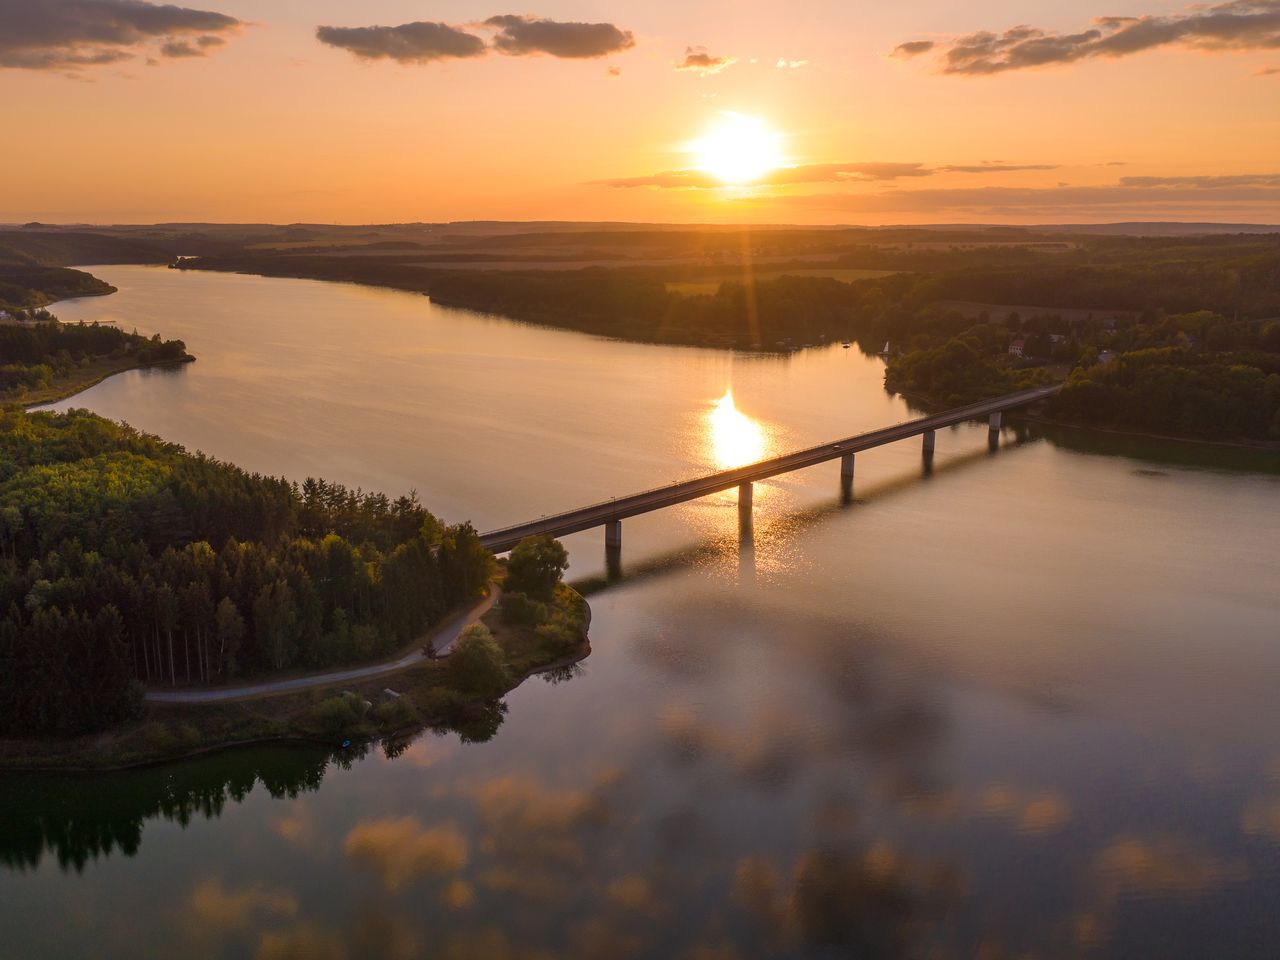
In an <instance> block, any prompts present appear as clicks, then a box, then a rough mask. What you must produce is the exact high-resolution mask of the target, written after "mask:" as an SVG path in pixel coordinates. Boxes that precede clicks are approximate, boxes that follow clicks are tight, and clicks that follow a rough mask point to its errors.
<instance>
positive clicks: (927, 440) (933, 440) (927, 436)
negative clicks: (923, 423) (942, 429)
mask: <svg viewBox="0 0 1280 960" xmlns="http://www.w3.org/2000/svg"><path fill="white" fill-rule="evenodd" d="M921 436H922V437H924V445H923V449H924V452H925V453H926V454H932V453H933V448H934V447H936V446H937V445H938V434H937V432H936V431H934V430H926V431H925V432H924V433H922V434H921Z"/></svg>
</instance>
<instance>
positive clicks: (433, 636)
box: [144, 587, 501, 703]
mask: <svg viewBox="0 0 1280 960" xmlns="http://www.w3.org/2000/svg"><path fill="white" fill-rule="evenodd" d="M500 593H501V591H500V590H499V589H498V588H497V587H490V588H489V593H488V595H487V596H486V597H485V598H484V599H483V600H481V601H480V602H479V603H477V604H476V605H475V606H473V607H471V608H470V609H469V610H464V611H463V612H462V613H460V614H458V615H457V616H455V617H454V618H453V619H451V620H447V621H445V622H444V623H442V624H441V625H440V626H438V627H436V629H435V630H433V631H432V632H431V633H430V634H428V635H427V636H426V637H425V638H423V639H422V640H421V641H420V642H418V643H416V644H415V646H414V648H413V649H412V650H411V651H409V652H408V653H406V654H404V655H403V656H401V657H399V658H398V659H396V660H390V661H384V662H382V663H374V664H370V665H368V666H364V667H351V668H348V669H343V670H330V671H326V672H325V673H312V674H308V675H307V676H305V677H290V678H288V679H282V680H268V681H264V682H262V683H252V684H245V685H244V686H237V687H214V688H210V689H199V690H148V691H147V693H146V695H145V697H144V699H145V700H146V701H147V702H148V703H220V702H223V701H226V700H244V699H248V698H251V697H264V696H272V695H274V694H277V693H291V692H293V691H295V690H306V689H309V688H311V687H326V686H329V685H330V684H334V683H345V682H347V681H349V680H367V679H368V678H369V677H379V676H382V675H383V674H391V673H396V672H397V671H399V670H403V669H404V668H405V667H411V666H413V665H414V664H417V663H421V662H422V648H423V647H424V646H426V645H427V644H430V645H431V649H432V650H434V651H435V652H436V653H445V652H447V651H448V649H449V647H451V646H452V645H453V642H454V641H455V640H457V639H458V636H459V634H461V633H462V631H463V630H464V629H466V628H467V627H468V626H470V625H471V624H473V623H475V622H476V621H477V620H479V619H480V618H481V617H482V616H484V615H485V614H486V613H487V612H488V611H489V609H490V608H491V607H492V606H493V605H494V604H495V603H496V602H497V601H498V596H499V594H500Z"/></svg>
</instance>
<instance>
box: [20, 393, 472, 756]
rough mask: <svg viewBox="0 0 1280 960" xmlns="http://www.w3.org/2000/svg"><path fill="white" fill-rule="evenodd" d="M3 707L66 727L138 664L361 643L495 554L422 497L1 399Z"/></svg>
mask: <svg viewBox="0 0 1280 960" xmlns="http://www.w3.org/2000/svg"><path fill="white" fill-rule="evenodd" d="M0 504H3V506H2V507H0V616H2V617H3V619H0V717H2V718H3V720H2V722H3V728H4V729H5V730H6V731H7V732H11V733H26V734H36V733H58V734H68V733H77V732H83V731H87V730H93V729H98V728H101V727H104V726H107V725H109V724H111V723H113V722H115V721H119V720H121V719H124V718H126V717H128V716H129V715H131V714H132V713H133V711H135V710H136V708H137V704H138V696H139V691H138V681H145V682H148V683H153V684H161V683H163V684H178V683H199V682H213V681H217V680H219V679H222V678H226V677H230V676H233V675H241V674H246V673H255V672H263V671H278V670H284V669H288V668H290V667H318V666H324V665H328V664H336V663H345V662H349V661H355V660H362V659H368V658H370V657H374V656H376V655H378V654H380V653H384V652H387V651H390V650H392V649H395V648H397V647H398V646H400V645H402V644H404V643H406V642H408V641H409V640H410V639H411V638H413V637H414V636H416V635H418V634H419V633H421V632H422V631H423V630H424V629H425V628H427V627H428V626H430V625H431V624H433V623H434V622H436V621H437V620H438V619H439V618H440V617H441V616H442V615H443V614H444V613H445V612H446V611H447V610H449V609H451V608H453V607H455V606H457V605H459V604H461V603H464V602H466V601H468V600H469V599H471V598H473V597H475V596H477V595H478V594H480V593H482V592H483V590H484V589H485V587H486V585H487V584H488V581H489V577H490V568H491V564H492V557H491V556H490V555H489V554H488V552H487V551H485V550H483V549H482V548H481V547H480V546H479V542H478V540H477V538H476V536H475V533H474V531H473V530H472V529H471V527H470V526H469V525H466V524H463V525H460V526H445V525H444V524H442V523H441V522H440V521H438V520H437V519H436V518H435V517H433V516H432V515H431V514H430V513H428V512H427V510H426V509H424V508H423V507H422V505H421V504H419V503H418V501H417V499H416V497H415V496H413V495H412V494H410V495H408V496H402V497H399V498H398V499H395V500H391V499H389V498H387V497H386V496H384V495H381V494H365V493H361V492H360V491H352V490H348V489H345V488H343V487H341V486H338V485H334V484H329V483H325V482H323V481H319V480H308V481H306V482H305V483H303V484H301V485H293V484H290V483H287V482H286V481H284V480H279V479H273V478H269V477H263V476H259V475H256V474H255V475H251V474H248V473H246V472H244V471H243V470H240V469H238V468H237V467H234V466H231V465H229V464H225V463H221V462H219V461H216V460H212V459H209V458H207V457H204V456H199V455H191V454H188V453H187V452H185V451H184V450H183V449H182V448H180V447H177V446H174V445H171V444H166V443H163V442H161V441H160V440H158V439H156V438H154V437H149V436H146V435H142V434H139V433H137V432H135V431H134V430H132V429H130V428H129V427H127V426H122V425H119V424H115V423H111V422H109V421H106V420H103V419H101V418H98V417H96V416H93V415H91V414H89V413H86V412H84V411H73V412H71V413H69V414H65V415H53V414H26V413H23V412H20V411H11V412H3V413H0Z"/></svg>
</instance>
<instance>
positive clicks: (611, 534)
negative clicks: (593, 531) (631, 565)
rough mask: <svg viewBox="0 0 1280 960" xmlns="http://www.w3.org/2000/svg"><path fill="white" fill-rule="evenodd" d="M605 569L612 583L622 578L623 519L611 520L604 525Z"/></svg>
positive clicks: (606, 575)
mask: <svg viewBox="0 0 1280 960" xmlns="http://www.w3.org/2000/svg"><path fill="white" fill-rule="evenodd" d="M604 570H605V577H606V579H608V580H609V582H610V583H613V582H614V581H617V580H621V579H622V521H621V520H609V521H607V522H606V523H605V525H604Z"/></svg>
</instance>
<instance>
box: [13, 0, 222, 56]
mask: <svg viewBox="0 0 1280 960" xmlns="http://www.w3.org/2000/svg"><path fill="white" fill-rule="evenodd" d="M243 26H244V24H243V23H242V22H241V21H240V20H237V19H236V18H235V17H231V16H228V15H226V14H224V13H217V12H214V11H210V10H193V9H189V8H187V7H179V6H175V5H172V4H157V3H149V2H147V0H0V67H13V68H19V69H26V70H69V71H75V70H78V69H79V68H81V67H89V66H102V65H105V64H112V63H119V62H121V61H124V60H129V59H132V58H133V57H134V56H135V55H137V54H138V53H140V52H142V51H144V50H149V49H151V45H152V44H159V45H160V46H159V50H160V52H161V53H162V54H163V55H165V56H168V57H182V56H201V55H203V53H205V52H207V51H208V50H210V49H212V48H213V47H216V46H218V45H220V44H221V43H223V42H224V36H225V35H226V34H231V33H235V32H236V31H238V30H239V29H240V28H241V27H243ZM192 36H196V37H198V39H196V40H195V41H194V43H193V42H191V41H189V40H188V39H186V38H189V37H192Z"/></svg>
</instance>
